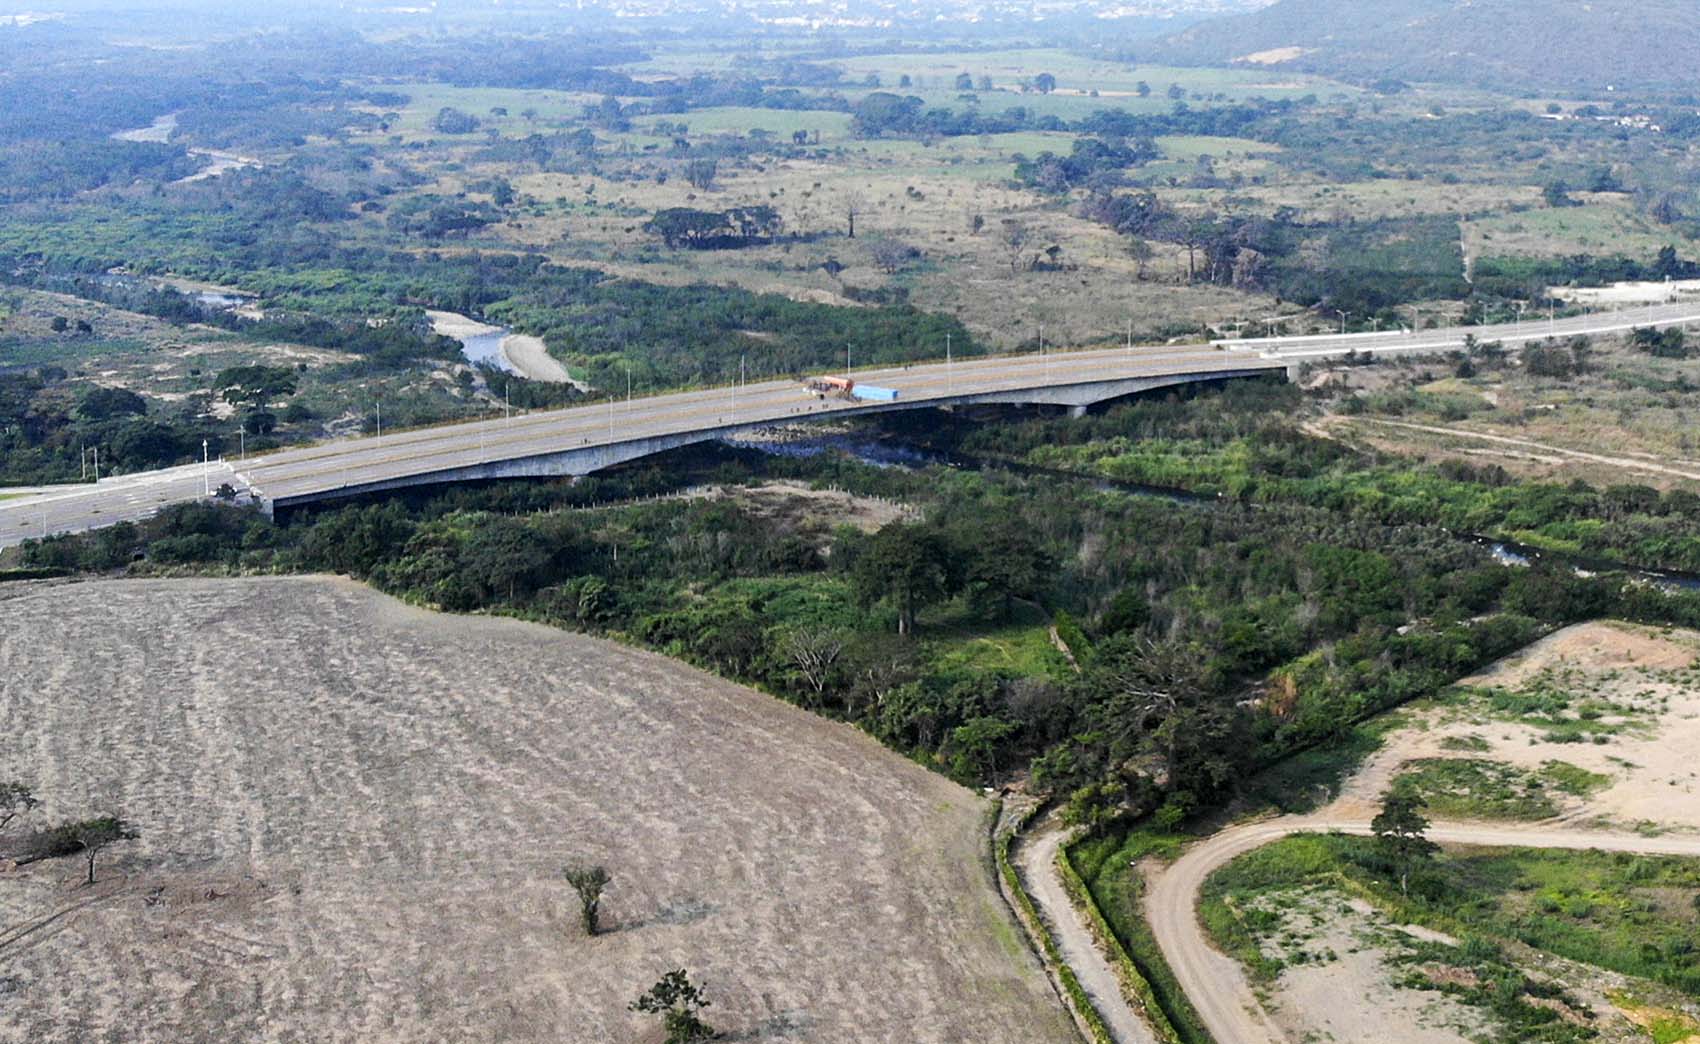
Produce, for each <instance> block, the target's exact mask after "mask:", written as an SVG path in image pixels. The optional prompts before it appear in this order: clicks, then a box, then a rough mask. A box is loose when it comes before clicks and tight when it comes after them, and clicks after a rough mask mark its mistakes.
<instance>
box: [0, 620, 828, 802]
mask: <svg viewBox="0 0 1700 1044" xmlns="http://www.w3.org/2000/svg"><path fill="white" fill-rule="evenodd" d="M779 649H780V652H781V653H782V654H783V655H784V657H785V659H786V660H788V661H789V662H790V664H791V666H793V667H795V668H796V669H797V673H798V674H801V675H802V676H803V681H804V682H805V683H806V684H807V685H808V686H809V688H810V689H812V690H814V694H815V698H816V700H817V701H818V700H819V699H820V697H821V696H823V695H825V693H826V687H827V685H828V684H829V683H830V682H831V681H832V677H833V674H834V667H835V665H836V664H837V663H838V658H839V657H840V656H841V655H843V653H844V637H843V636H842V635H841V634H839V633H838V632H837V631H830V630H826V629H824V628H811V627H799V628H797V629H796V630H793V631H788V632H786V633H785V634H784V636H782V637H781V638H780V640H779ZM3 825H4V824H3V823H0V826H3Z"/></svg>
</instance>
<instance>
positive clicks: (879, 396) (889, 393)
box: [850, 384, 897, 402]
mask: <svg viewBox="0 0 1700 1044" xmlns="http://www.w3.org/2000/svg"><path fill="white" fill-rule="evenodd" d="M850 394H852V395H854V396H856V398H858V399H866V400H867V401H869V402H896V401H897V389H895V388H881V387H879V386H877V385H873V384H858V385H856V387H855V388H854V389H852V390H851V392H850Z"/></svg>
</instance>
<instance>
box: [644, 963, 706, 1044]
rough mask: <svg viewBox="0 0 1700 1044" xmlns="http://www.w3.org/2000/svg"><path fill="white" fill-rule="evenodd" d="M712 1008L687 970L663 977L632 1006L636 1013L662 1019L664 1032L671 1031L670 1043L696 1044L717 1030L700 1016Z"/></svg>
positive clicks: (667, 1043)
mask: <svg viewBox="0 0 1700 1044" xmlns="http://www.w3.org/2000/svg"><path fill="white" fill-rule="evenodd" d="M709 1006H710V1005H709V1002H708V1000H707V998H705V997H704V996H703V995H702V990H701V989H699V988H698V987H697V986H696V985H695V984H693V983H692V982H691V977H690V975H689V974H687V973H686V971H685V969H683V968H680V969H677V970H676V971H670V972H668V973H667V974H666V975H663V976H662V977H661V979H660V981H659V982H657V983H656V984H655V985H654V986H651V987H650V988H649V990H648V991H647V992H646V993H644V994H643V996H641V997H639V998H638V999H637V1000H635V1001H632V1003H631V1005H630V1007H631V1010H632V1011H635V1012H640V1013H642V1014H644V1015H659V1016H661V1026H662V1029H664V1030H665V1031H666V1032H667V1038H666V1044H695V1042H696V1041H701V1040H708V1039H710V1038H712V1037H713V1036H714V1029H713V1028H712V1027H711V1026H709V1025H708V1023H706V1022H704V1021H702V1018H701V1017H700V1016H699V1015H698V1012H700V1011H702V1010H703V1009H704V1008H707V1007H709Z"/></svg>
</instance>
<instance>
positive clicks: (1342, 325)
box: [1334, 308, 1352, 337]
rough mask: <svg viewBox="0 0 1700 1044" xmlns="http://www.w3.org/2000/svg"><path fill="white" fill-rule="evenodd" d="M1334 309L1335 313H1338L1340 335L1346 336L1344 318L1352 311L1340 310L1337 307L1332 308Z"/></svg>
mask: <svg viewBox="0 0 1700 1044" xmlns="http://www.w3.org/2000/svg"><path fill="white" fill-rule="evenodd" d="M1334 311H1335V313H1336V314H1338V315H1339V316H1340V336H1341V337H1344V336H1346V319H1347V317H1349V316H1350V315H1351V314H1352V313H1351V312H1342V311H1340V309H1338V308H1336V309H1334Z"/></svg>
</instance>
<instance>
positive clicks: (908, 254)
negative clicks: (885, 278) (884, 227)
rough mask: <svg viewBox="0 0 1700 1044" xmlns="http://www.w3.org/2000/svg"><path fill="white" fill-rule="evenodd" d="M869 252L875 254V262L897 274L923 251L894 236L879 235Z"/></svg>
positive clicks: (890, 273)
mask: <svg viewBox="0 0 1700 1044" xmlns="http://www.w3.org/2000/svg"><path fill="white" fill-rule="evenodd" d="M868 252H869V253H870V254H872V255H873V259H874V264H876V265H878V266H879V267H880V268H881V269H883V270H884V271H885V272H886V273H887V274H889V275H895V274H896V273H897V270H898V269H900V268H902V267H903V266H904V265H905V264H906V263H908V262H909V261H910V260H912V259H914V258H917V257H920V256H921V252H920V251H919V250H916V249H915V248H914V247H912V246H910V245H909V244H908V243H905V242H904V241H903V240H901V239H897V238H895V237H893V236H879V237H877V238H875V239H874V241H873V242H872V243H871V244H869V246H868Z"/></svg>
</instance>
